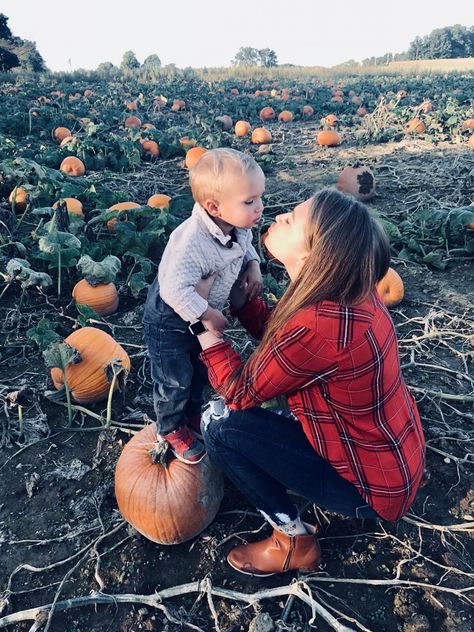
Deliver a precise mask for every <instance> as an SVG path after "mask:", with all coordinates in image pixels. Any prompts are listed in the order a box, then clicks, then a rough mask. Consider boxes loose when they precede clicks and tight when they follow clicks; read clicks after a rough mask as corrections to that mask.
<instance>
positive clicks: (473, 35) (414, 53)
mask: <svg viewBox="0 0 474 632" xmlns="http://www.w3.org/2000/svg"><path fill="white" fill-rule="evenodd" d="M456 57H474V27H472V26H471V27H469V28H468V27H466V26H462V25H461V24H455V25H454V26H445V27H443V28H441V29H434V31H431V33H429V35H425V36H424V37H416V38H415V39H414V40H413V42H411V44H410V47H409V49H408V58H409V59H454V58H456Z"/></svg>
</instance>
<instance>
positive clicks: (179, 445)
mask: <svg viewBox="0 0 474 632" xmlns="http://www.w3.org/2000/svg"><path fill="white" fill-rule="evenodd" d="M162 437H163V439H166V441H168V443H169V444H170V447H171V451H172V452H173V454H174V455H175V457H176V458H177V459H179V460H180V461H182V462H183V463H189V465H195V464H196V463H199V462H200V461H202V460H203V458H204V457H205V456H206V448H205V447H204V444H203V443H201V441H199V439H197V438H196V437H195V436H194V435H193V434H192V432H191V431H190V430H189V428H188V427H187V426H181V427H180V428H178V429H177V430H173V432H168V434H165V435H162Z"/></svg>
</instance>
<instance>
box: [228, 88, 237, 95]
mask: <svg viewBox="0 0 474 632" xmlns="http://www.w3.org/2000/svg"><path fill="white" fill-rule="evenodd" d="M230 93H231V94H239V91H238V90H237V88H231V89H230Z"/></svg>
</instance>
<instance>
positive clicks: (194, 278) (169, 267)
mask: <svg viewBox="0 0 474 632" xmlns="http://www.w3.org/2000/svg"><path fill="white" fill-rule="evenodd" d="M169 245H170V246H174V245H172V244H169ZM170 251H172V252H170V254H169V256H168V257H166V258H165V253H163V258H162V261H161V263H160V267H159V269H158V281H159V285H160V296H161V298H162V299H163V300H164V302H165V303H167V304H168V305H169V306H170V307H172V308H173V309H174V311H175V312H176V313H177V314H178V315H179V316H181V318H182V319H183V320H186V321H192V320H196V319H197V318H199V317H200V316H202V314H203V313H204V312H205V311H206V309H207V306H208V302H207V301H206V299H204V298H202V297H201V296H199V294H198V293H197V292H196V290H195V289H194V288H195V286H196V283H197V282H198V281H200V279H202V278H203V277H204V276H206V274H208V272H209V271H208V270H207V269H206V267H205V262H206V257H205V254H204V253H203V252H202V251H201V249H199V248H196V247H194V248H188V249H186V250H185V251H181V250H180V249H179V248H175V247H171V248H170Z"/></svg>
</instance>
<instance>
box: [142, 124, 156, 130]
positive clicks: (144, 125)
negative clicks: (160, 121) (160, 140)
mask: <svg viewBox="0 0 474 632" xmlns="http://www.w3.org/2000/svg"><path fill="white" fill-rule="evenodd" d="M142 129H156V127H155V126H154V125H153V123H143V125H142Z"/></svg>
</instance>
